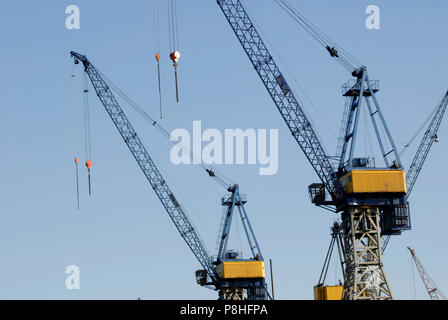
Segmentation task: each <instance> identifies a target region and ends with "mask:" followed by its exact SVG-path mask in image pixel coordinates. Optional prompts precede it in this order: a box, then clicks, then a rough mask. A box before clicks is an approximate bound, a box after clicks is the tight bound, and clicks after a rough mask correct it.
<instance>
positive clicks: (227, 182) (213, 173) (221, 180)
mask: <svg viewBox="0 0 448 320" xmlns="http://www.w3.org/2000/svg"><path fill="white" fill-rule="evenodd" d="M96 70H97V71H98V73H99V74H100V75H101V77H102V78H103V79H104V81H105V82H106V83H107V85H108V86H109V88H111V89H112V90H113V91H114V92H115V93H117V94H118V95H119V96H120V97H121V98H122V99H123V100H124V101H125V102H126V103H127V104H128V105H129V106H130V107H132V108H133V109H134V110H135V111H137V113H139V114H140V115H141V116H142V117H143V118H144V119H145V120H146V121H148V122H149V123H150V124H151V125H152V126H153V127H154V128H156V129H157V130H158V131H159V132H160V133H162V135H163V136H165V137H166V138H168V140H170V142H171V143H172V144H173V145H175V146H176V147H178V148H179V150H180V151H182V152H185V153H187V154H188V156H189V158H190V160H191V161H192V163H193V164H198V165H199V166H200V167H201V168H203V169H204V170H205V171H206V172H207V173H208V175H209V176H210V177H212V178H214V180H215V181H217V182H218V184H220V185H221V186H222V187H224V188H226V189H229V188H230V187H231V186H233V184H234V183H232V180H231V179H229V178H228V177H226V176H225V175H224V174H223V173H222V172H220V171H218V170H217V169H216V168H213V167H211V166H209V165H207V164H205V163H204V162H203V161H202V159H201V160H200V162H199V163H196V159H195V157H194V156H193V154H192V153H191V151H190V150H189V149H188V148H187V147H185V146H184V145H182V144H181V143H180V142H179V141H177V140H174V139H173V138H172V137H171V134H170V133H169V132H168V131H167V130H166V129H165V128H163V127H162V126H161V125H160V124H159V123H158V122H157V121H155V120H154V118H152V117H151V116H150V115H149V114H148V113H146V112H145V111H144V110H143V109H142V108H141V107H139V106H138V105H137V104H136V103H135V102H134V101H133V100H132V99H131V98H130V97H129V96H128V95H126V94H125V93H124V92H123V91H121V89H120V88H118V87H117V86H116V85H115V84H113V83H112V82H111V81H110V80H109V79H108V78H107V77H106V76H105V75H104V73H102V72H101V71H100V70H99V69H98V68H96Z"/></svg>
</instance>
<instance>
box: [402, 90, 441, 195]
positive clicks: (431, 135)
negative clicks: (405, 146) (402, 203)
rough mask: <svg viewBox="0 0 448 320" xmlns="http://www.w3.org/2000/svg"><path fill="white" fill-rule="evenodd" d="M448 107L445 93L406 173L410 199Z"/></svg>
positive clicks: (436, 138)
mask: <svg viewBox="0 0 448 320" xmlns="http://www.w3.org/2000/svg"><path fill="white" fill-rule="evenodd" d="M447 105H448V91H447V92H446V93H445V96H444V97H443V99H442V101H441V102H440V104H439V105H438V107H437V109H436V111H435V113H434V116H433V117H432V120H431V122H430V123H429V126H428V128H427V129H426V131H425V134H424V136H423V138H422V141H421V142H420V145H419V147H418V149H417V152H416V153H415V156H414V159H413V160H412V163H411V165H410V166H409V169H408V172H407V173H406V182H407V189H408V197H409V194H410V193H411V191H412V189H413V188H414V185H415V182H416V181H417V177H418V175H419V173H420V171H421V170H422V167H423V164H424V163H425V160H426V158H427V157H428V154H429V151H430V150H431V147H432V145H433V143H434V142H435V141H438V137H437V133H438V131H439V127H440V124H441V123H442V119H443V116H444V114H445V111H446V107H447Z"/></svg>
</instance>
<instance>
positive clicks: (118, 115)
mask: <svg viewBox="0 0 448 320" xmlns="http://www.w3.org/2000/svg"><path fill="white" fill-rule="evenodd" d="M70 54H71V56H72V57H73V58H74V61H75V64H79V62H82V63H83V65H84V71H85V72H86V73H87V75H88V76H89V78H90V81H91V82H92V85H93V87H94V88H95V91H96V94H97V95H98V97H99V99H100V100H101V103H102V104H103V106H104V108H105V109H106V111H107V113H108V114H109V116H110V118H111V119H112V121H113V123H114V124H115V126H116V128H117V129H118V131H119V133H120V135H121V136H122V138H123V140H124V142H125V143H126V145H127V146H128V148H129V150H130V151H131V153H132V155H133V156H134V158H135V160H136V161H137V163H138V165H139V166H140V168H141V170H142V172H143V174H144V175H145V177H146V179H147V180H148V182H149V183H150V185H151V187H152V189H153V190H154V192H155V193H156V195H157V197H158V198H159V200H160V202H161V203H162V205H163V207H164V208H165V210H166V212H167V213H168V215H169V216H170V218H171V220H172V221H173V223H174V225H175V226H176V228H177V230H178V231H179V233H180V235H181V236H182V238H183V239H184V240H185V242H186V243H187V245H188V247H189V248H190V249H191V251H192V252H193V254H194V255H195V257H196V258H197V259H198V261H199V263H200V264H201V266H202V267H203V269H202V270H198V271H196V281H197V283H198V284H200V285H202V286H204V287H208V288H212V289H215V290H217V291H219V299H223V300H230V299H232V300H240V299H246V298H247V299H250V300H265V299H268V298H269V293H268V291H267V287H266V283H265V269H264V260H263V256H262V254H261V250H260V246H259V245H258V242H257V240H256V237H255V233H254V231H253V229H252V227H251V224H250V221H249V218H248V216H247V213H246V210H245V208H244V204H245V203H246V198H245V196H244V195H242V194H240V190H239V186H238V184H233V185H231V186H228V191H229V192H230V194H229V195H226V196H225V197H224V198H223V199H222V205H223V206H225V208H226V212H225V220H224V228H223V230H222V233H221V236H220V246H219V251H218V256H217V258H216V260H214V259H212V257H211V256H210V255H209V253H208V252H207V249H206V247H205V245H204V243H203V242H202V240H201V239H200V237H199V235H198V232H197V231H196V229H195V228H194V227H193V225H192V223H191V222H190V220H189V218H188V215H187V214H186V212H185V211H184V209H183V207H182V205H181V204H180V203H179V202H178V200H177V198H176V197H175V195H174V193H173V192H172V191H171V189H170V187H169V186H168V184H167V182H166V180H165V179H164V177H163V176H162V174H161V173H160V171H159V169H158V168H157V166H156V164H155V163H154V161H153V160H152V158H151V156H150V154H149V153H148V151H147V150H146V148H145V146H144V145H143V143H142V141H141V140H140V138H139V137H138V135H137V133H136V131H135V130H134V128H133V127H132V125H131V123H130V122H129V120H128V118H127V117H126V115H125V113H124V112H123V110H122V108H121V107H120V105H119V103H118V101H117V100H116V98H115V96H114V94H113V93H112V90H111V87H112V88H113V84H111V83H110V82H109V81H107V80H106V79H107V78H105V76H103V74H102V73H101V72H100V71H99V70H98V69H97V68H96V67H94V66H93V64H92V63H91V62H90V61H89V60H88V59H87V57H86V56H85V55H82V54H79V53H76V52H73V51H71V52H70ZM153 125H156V123H153ZM206 170H207V173H208V174H209V175H210V176H212V177H214V176H215V173H214V172H213V171H212V170H210V169H206ZM235 208H236V210H238V213H239V217H240V219H241V222H242V225H243V227H244V231H245V233H246V237H247V240H248V244H249V247H250V250H251V254H252V257H251V258H250V259H243V258H242V257H239V256H238V253H237V252H234V251H232V250H228V248H227V243H228V239H229V234H230V227H231V223H232V218H233V217H234V213H235Z"/></svg>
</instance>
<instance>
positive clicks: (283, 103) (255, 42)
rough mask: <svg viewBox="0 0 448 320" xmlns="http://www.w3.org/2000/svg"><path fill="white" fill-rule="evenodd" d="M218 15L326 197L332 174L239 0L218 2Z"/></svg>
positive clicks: (332, 183)
mask: <svg viewBox="0 0 448 320" xmlns="http://www.w3.org/2000/svg"><path fill="white" fill-rule="evenodd" d="M217 3H218V5H219V6H220V8H221V10H222V12H223V13H224V15H225V17H226V19H227V20H228V22H229V24H230V26H231V27H232V29H233V31H234V32H235V35H236V36H237V38H238V40H239V41H240V43H241V45H242V46H243V48H244V50H245V52H246V54H247V56H248V57H249V59H250V61H251V62H252V65H253V66H254V68H255V70H256V71H257V73H258V75H259V77H260V78H261V80H262V82H263V84H264V85H265V87H266V89H267V90H268V92H269V94H270V96H271V98H272V100H273V101H274V103H275V105H276V106H277V109H278V110H279V112H280V114H281V115H282V117H283V119H284V121H285V122H286V125H287V126H288V128H289V129H290V131H291V133H292V135H293V136H294V138H295V140H296V141H297V143H298V144H299V146H300V148H301V149H302V151H303V152H304V153H305V156H306V157H307V159H308V161H309V162H310V163H311V165H312V167H313V168H314V170H315V171H316V173H317V175H318V176H319V178H320V180H321V181H322V183H323V184H324V185H325V188H326V189H327V190H328V191H329V192H330V194H332V195H333V194H334V193H335V188H336V186H337V185H338V180H337V179H336V174H335V172H334V170H333V166H332V165H331V163H330V160H329V157H328V156H327V154H326V152H325V150H324V148H323V146H322V144H321V142H320V141H319V138H318V136H317V134H316V132H315V131H314V129H313V127H312V125H311V122H310V121H309V119H308V118H307V116H306V114H305V112H304V109H303V108H302V106H301V105H300V104H299V103H298V101H297V99H296V97H295V96H294V94H293V92H292V91H291V89H290V87H289V85H288V83H287V81H286V80H285V78H284V77H283V75H282V73H281V72H280V69H279V68H278V66H277V64H276V63H275V61H274V59H273V58H272V55H271V54H270V53H269V50H268V48H267V47H266V46H265V44H264V42H263V40H262V39H261V36H260V35H259V33H258V31H257V30H256V28H255V26H254V24H253V23H252V21H251V20H250V18H249V16H248V14H247V12H246V10H245V9H244V7H243V6H242V4H241V2H240V1H239V0H218V1H217Z"/></svg>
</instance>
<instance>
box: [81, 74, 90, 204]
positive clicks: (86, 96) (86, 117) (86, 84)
mask: <svg viewBox="0 0 448 320" xmlns="http://www.w3.org/2000/svg"><path fill="white" fill-rule="evenodd" d="M83 93H84V135H85V149H86V150H85V152H86V159H87V161H86V167H87V174H88V181H89V195H91V194H92V186H91V178H90V170H91V168H92V160H91V159H92V145H91V138H90V107H89V82H88V79H87V72H86V71H85V72H84V89H83Z"/></svg>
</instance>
